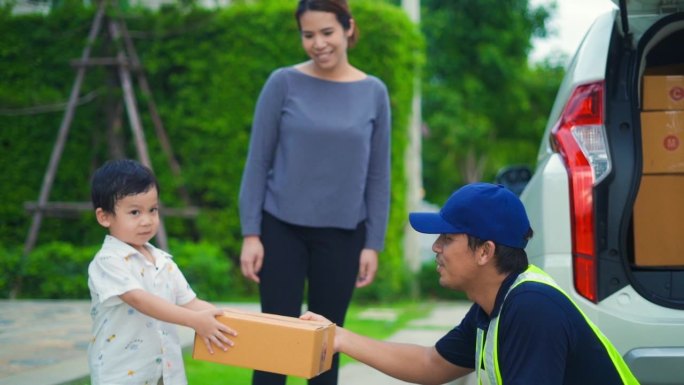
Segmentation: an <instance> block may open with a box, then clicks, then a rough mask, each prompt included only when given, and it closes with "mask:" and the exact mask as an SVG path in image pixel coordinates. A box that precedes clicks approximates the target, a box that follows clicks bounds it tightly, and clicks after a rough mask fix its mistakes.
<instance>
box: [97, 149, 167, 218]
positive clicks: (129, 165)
mask: <svg viewBox="0 0 684 385" xmlns="http://www.w3.org/2000/svg"><path fill="white" fill-rule="evenodd" d="M153 187H154V188H156V189H157V193H159V183H157V178H155V176H154V174H153V173H152V170H150V169H149V168H147V167H145V166H144V165H142V164H141V163H139V162H137V161H135V160H131V159H119V160H110V161H108V162H106V163H105V164H104V165H102V167H100V168H98V169H97V170H96V171H95V174H94V175H93V179H92V181H91V184H90V197H91V199H92V201H93V208H94V209H98V208H101V209H102V210H103V211H105V212H108V213H114V207H115V206H116V202H117V201H119V200H120V199H121V198H124V197H127V196H129V195H136V194H140V193H144V192H147V191H149V190H150V189H151V188H153Z"/></svg>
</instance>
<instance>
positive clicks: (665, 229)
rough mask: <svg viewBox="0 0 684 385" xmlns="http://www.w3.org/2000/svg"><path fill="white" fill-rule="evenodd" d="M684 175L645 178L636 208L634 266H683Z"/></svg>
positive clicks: (645, 176)
mask: <svg viewBox="0 0 684 385" xmlns="http://www.w3.org/2000/svg"><path fill="white" fill-rule="evenodd" d="M683 231H684V175H643V176H642V177H641V186H639V194H638V195H637V199H636V202H635V204H634V259H635V260H634V262H635V264H636V265H638V266H683V265H684V233H683Z"/></svg>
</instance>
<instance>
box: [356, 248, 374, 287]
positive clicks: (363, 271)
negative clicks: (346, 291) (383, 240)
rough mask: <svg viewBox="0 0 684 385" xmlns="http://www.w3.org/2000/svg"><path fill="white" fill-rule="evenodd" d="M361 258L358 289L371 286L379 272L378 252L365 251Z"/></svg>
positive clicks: (362, 252)
mask: <svg viewBox="0 0 684 385" xmlns="http://www.w3.org/2000/svg"><path fill="white" fill-rule="evenodd" d="M359 258H360V259H359V275H358V277H357V278H356V287H364V286H368V285H370V284H371V283H372V282H373V280H374V279H375V273H376V272H377V271H378V252H377V251H375V250H373V249H363V250H361V256H360V257H359Z"/></svg>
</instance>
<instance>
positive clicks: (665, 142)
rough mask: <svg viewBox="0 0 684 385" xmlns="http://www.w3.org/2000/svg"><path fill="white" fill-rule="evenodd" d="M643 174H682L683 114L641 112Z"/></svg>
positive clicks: (683, 147) (683, 154)
mask: <svg viewBox="0 0 684 385" xmlns="http://www.w3.org/2000/svg"><path fill="white" fill-rule="evenodd" d="M641 142H642V148H643V172H644V173H645V174H672V173H683V172H684V111H645V112H642V113H641Z"/></svg>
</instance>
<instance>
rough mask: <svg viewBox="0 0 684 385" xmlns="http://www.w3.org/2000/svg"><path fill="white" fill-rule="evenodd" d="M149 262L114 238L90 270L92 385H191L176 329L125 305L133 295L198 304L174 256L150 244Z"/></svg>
mask: <svg viewBox="0 0 684 385" xmlns="http://www.w3.org/2000/svg"><path fill="white" fill-rule="evenodd" d="M146 247H147V248H148V249H149V250H150V252H151V253H152V255H154V257H155V264H152V262H150V261H148V260H147V259H146V258H145V257H144V256H143V255H142V254H140V253H139V252H137V251H136V250H135V249H134V248H133V247H131V246H130V245H128V244H126V243H124V242H122V241H120V240H118V239H117V238H115V237H112V236H110V235H108V236H106V237H105V240H104V243H103V245H102V248H101V249H100V251H99V252H98V253H97V254H96V255H95V257H94V259H93V260H92V261H91V263H90V266H89V267H88V287H89V288H90V296H91V310H90V314H91V317H92V320H93V329H92V334H93V337H92V341H91V344H90V346H89V347H88V363H89V366H90V373H91V380H92V384H93V385H109V384H117V385H124V384H136V385H138V384H139V385H143V384H157V381H158V380H159V378H162V376H163V379H164V384H165V385H185V384H187V379H186V376H185V369H184V367H183V356H182V353H181V347H180V342H179V339H178V334H177V331H176V325H174V324H170V323H167V322H163V321H159V320H157V319H154V318H152V317H149V316H147V315H145V314H142V313H140V312H138V311H137V310H135V309H134V308H133V307H131V306H129V305H128V304H126V303H125V302H123V301H122V300H121V298H120V297H119V296H120V295H122V294H124V293H126V292H128V291H131V290H133V289H140V290H145V291H147V292H149V293H152V294H154V295H157V296H159V297H161V298H163V299H165V300H166V301H168V302H170V303H173V304H176V305H183V304H186V303H188V302H190V301H191V300H192V299H194V298H195V293H194V292H193V291H192V289H191V288H190V285H189V284H188V282H187V281H186V279H185V277H184V276H183V274H182V273H181V271H180V270H179V269H178V266H177V265H176V264H175V263H174V262H173V260H172V259H171V256H170V255H169V254H167V253H165V252H164V251H162V250H159V249H157V248H155V247H154V246H152V245H151V244H149V243H148V244H147V245H146Z"/></svg>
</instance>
